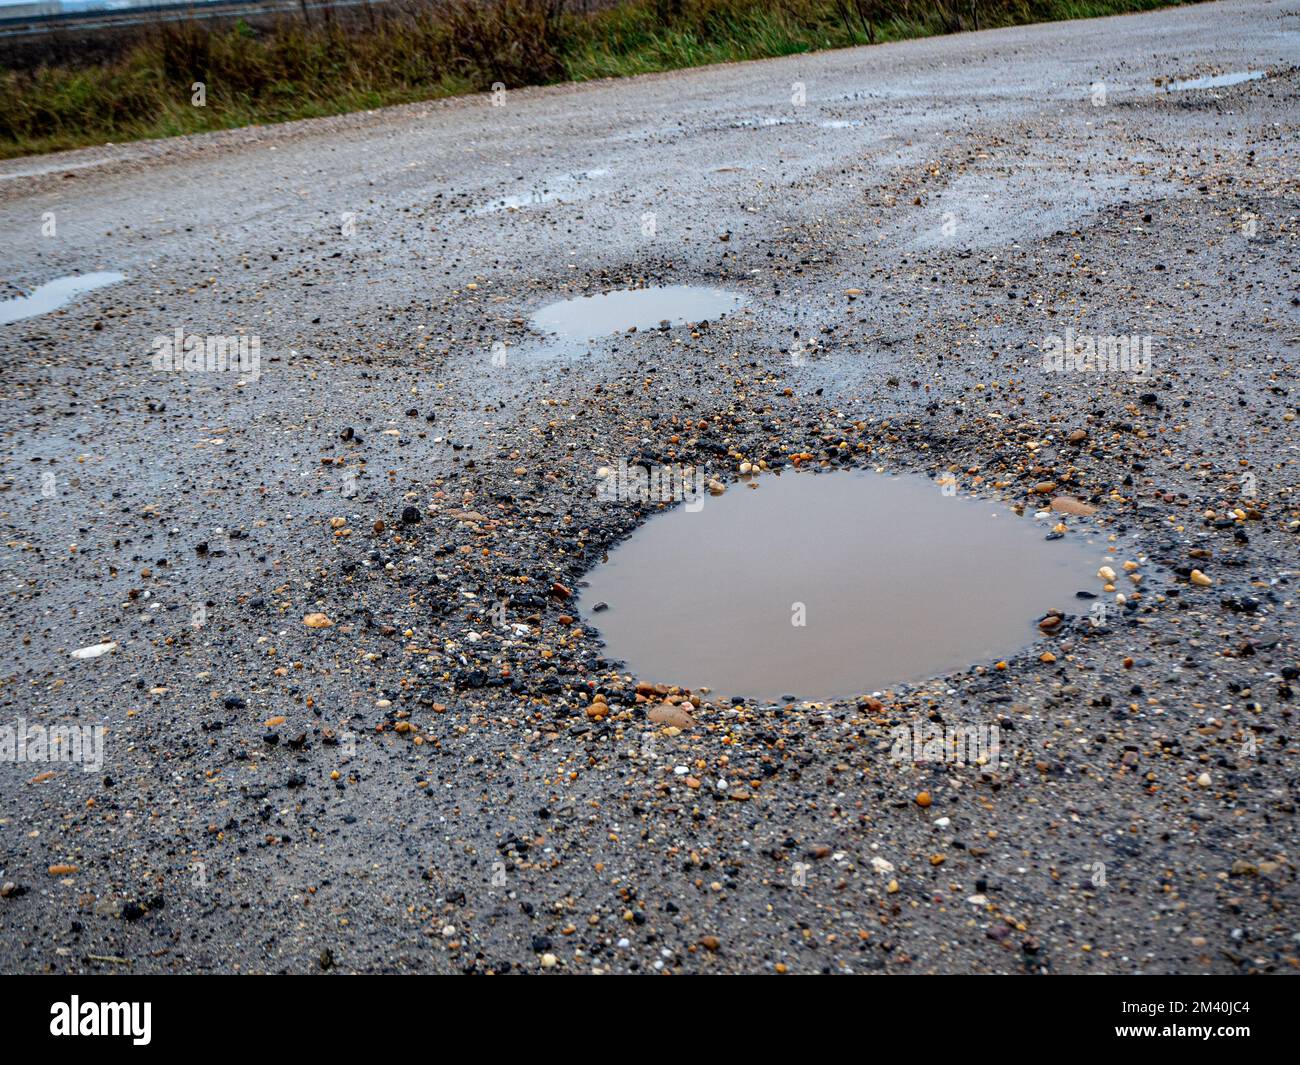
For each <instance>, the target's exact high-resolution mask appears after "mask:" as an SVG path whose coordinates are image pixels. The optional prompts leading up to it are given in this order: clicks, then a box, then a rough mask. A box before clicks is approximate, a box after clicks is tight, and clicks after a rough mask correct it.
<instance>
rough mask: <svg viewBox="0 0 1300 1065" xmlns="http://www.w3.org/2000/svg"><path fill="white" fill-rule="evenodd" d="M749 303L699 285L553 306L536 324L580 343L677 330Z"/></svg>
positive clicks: (618, 293)
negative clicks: (629, 333) (630, 333)
mask: <svg viewBox="0 0 1300 1065" xmlns="http://www.w3.org/2000/svg"><path fill="white" fill-rule="evenodd" d="M745 302H746V301H745V297H744V296H740V295H737V294H736V293H734V292H727V291H725V290H724V289H720V288H708V287H704V286H697V285H663V286H660V287H654V288H634V289H620V290H618V291H615V292H602V293H598V294H596V295H593V296H578V297H576V298H574V299H569V300H561V301H560V302H558V303H551V304H548V305H547V306H545V307H543V308H541V310H539V311H536V312H535V313H534V314H533V316H532V318H531V323H532V326H533V328H534V329H535V330H537V332H539V333H543V334H545V335H546V336H548V337H551V338H558V339H559V340H561V341H565V342H568V343H569V344H577V343H581V342H584V341H587V340H594V339H596V338H597V337H603V336H611V335H613V334H615V333H623V332H627V331H628V330H629V329H637V330H642V329H659V328H663V327H664V326H667V327H669V328H671V327H673V326H678V325H684V324H686V323H692V324H693V323H696V322H702V321H706V320H712V319H715V318H722V317H724V316H725V315H727V314H730V313H732V312H734V311H736V310H739V309H740V308H741V307H743V306H744V305H745Z"/></svg>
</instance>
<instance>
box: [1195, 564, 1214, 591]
mask: <svg viewBox="0 0 1300 1065" xmlns="http://www.w3.org/2000/svg"><path fill="white" fill-rule="evenodd" d="M1191 582H1192V583H1193V584H1195V585H1199V586H1200V587H1202V588H1208V587H1209V586H1210V585H1211V584H1213V583H1214V578H1213V577H1207V576H1206V575H1205V574H1204V573H1202V572H1201V571H1200V570H1198V569H1194V570H1192V576H1191Z"/></svg>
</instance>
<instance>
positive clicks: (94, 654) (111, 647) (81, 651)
mask: <svg viewBox="0 0 1300 1065" xmlns="http://www.w3.org/2000/svg"><path fill="white" fill-rule="evenodd" d="M115 650H117V642H116V641H110V642H109V643H93V644H91V645H90V646H89V647H79V648H77V650H75V651H73V652H72V657H73V658H98V657H99V656H100V655H106V654H108V652H109V651H115Z"/></svg>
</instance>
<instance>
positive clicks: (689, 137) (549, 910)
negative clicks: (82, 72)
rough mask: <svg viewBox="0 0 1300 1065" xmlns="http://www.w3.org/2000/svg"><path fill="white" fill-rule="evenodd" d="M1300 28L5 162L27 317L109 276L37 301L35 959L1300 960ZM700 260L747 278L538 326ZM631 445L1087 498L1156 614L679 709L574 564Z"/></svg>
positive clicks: (32, 703) (639, 513)
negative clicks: (965, 729)
mask: <svg viewBox="0 0 1300 1065" xmlns="http://www.w3.org/2000/svg"><path fill="white" fill-rule="evenodd" d="M1297 64H1300V2H1298V0H1264V2H1245V0H1239V2H1223V3H1210V4H1204V5H1199V6H1196V7H1192V8H1187V9H1179V10H1170V11H1162V12H1156V13H1152V14H1144V15H1135V16H1128V17H1122V18H1115V19H1106V20H1096V21H1087V22H1073V23H1060V24H1052V25H1041V26H1031V27H1024V28H1018V29H1010V30H999V31H992V32H983V33H976V34H966V35H960V36H952V37H943V38H936V39H931V40H923V41H914V42H908V43H902V44H891V45H883V46H879V47H873V48H859V49H851V50H845V51H838V52H830V53H823V54H817V55H812V56H794V57H788V58H784V59H778V60H771V61H764V62H755V63H746V64H740V65H725V66H715V67H708V68H703V69H698V70H690V71H682V72H678V73H673V74H666V75H661V76H650V77H643V78H637V79H629V80H622V81H611V82H598V83H592V84H587V85H580V86H562V87H555V88H549V89H542V90H532V89H515V88H513V87H507V88H506V90H505V92H504V93H503V94H498V96H497V97H496V98H495V99H493V98H490V97H488V96H482V97H477V98H466V99H459V100H452V101H446V102H440V103H435V104H427V105H413V106H409V107H401V108H395V109H390V110H384V111H379V112H372V113H366V114H358V115H351V116H346V117H343V118H337V119H326V120H314V121H308V122H300V123H294V124H290V125H284V126H277V127H265V128H258V129H251V130H240V131H231V132H228V133H222V134H216V135H209V136H203V137H195V138H183V139H179V140H174V141H164V142H153V143H142V144H133V145H125V146H109V147H105V148H101V149H87V150H83V151H78V152H72V153H66V154H63V155H58V156H47V157H41V158H35V159H25V160H14V161H10V162H7V163H3V164H0V233H3V240H2V241H0V279H3V280H2V281H0V287H2V288H0V297H3V298H10V297H19V296H22V295H25V294H27V293H30V292H31V290H32V289H34V288H35V287H36V286H38V285H41V284H43V283H45V282H47V281H50V280H51V279H54V278H57V277H60V276H64V275H69V274H85V273H90V272H94V271H118V272H120V273H122V274H123V275H125V280H122V281H120V282H117V283H115V284H110V285H107V286H105V287H102V288H99V289H96V290H95V291H93V292H89V293H87V294H85V295H83V296H81V297H80V298H78V299H75V300H74V301H72V302H70V303H68V304H67V305H66V306H65V307H63V308H62V309H60V310H57V311H54V312H52V313H48V314H43V315H40V316H36V317H31V318H27V319H24V320H20V321H17V322H14V323H12V324H8V325H4V326H0V359H2V360H3V366H4V371H5V372H4V383H3V385H0V395H3V397H4V398H3V412H4V419H3V430H4V431H3V434H2V435H0V460H2V463H3V465H2V468H0V489H3V494H0V524H2V525H3V536H2V537H0V579H2V580H3V589H4V593H5V594H4V597H3V600H0V631H2V632H3V638H4V651H3V655H4V664H3V669H0V675H2V676H3V679H4V684H3V688H0V701H2V703H3V706H2V708H0V756H3V757H5V758H7V759H8V760H5V761H0V885H2V886H0V970H4V971H9V972H44V971H55V972H84V971H105V972H320V971H332V972H354V971H357V972H480V973H483V972H495V973H505V972H531V971H550V972H556V973H560V972H579V973H589V972H593V971H599V972H610V973H625V972H656V971H666V972H854V973H866V972H900V973H924V972H945V973H1019V972H1051V973H1073V972H1082V973H1139V972H1141V973H1165V972H1191V973H1202V972H1213V973H1236V972H1242V973H1245V972H1287V971H1293V970H1294V969H1295V968H1296V966H1297V965H1298V964H1300V942H1297V939H1298V938H1300V927H1297V920H1296V914H1297V898H1296V896H1297V888H1296V861H1297V854H1298V853H1300V852H1298V849H1297V844H1298V841H1297V830H1296V813H1295V811H1296V805H1295V804H1296V799H1297V795H1296V792H1297V787H1298V786H1300V777H1298V775H1297V748H1296V743H1295V740H1294V738H1293V737H1292V735H1291V728H1292V708H1293V706H1294V705H1295V701H1294V695H1293V689H1294V687H1295V682H1296V678H1297V665H1298V664H1300V661H1298V658H1297V648H1296V629H1295V617H1294V609H1293V608H1294V603H1295V595H1296V591H1295V582H1296V580H1297V574H1298V573H1300V553H1298V552H1297V535H1298V529H1300V497H1298V496H1297V494H1296V488H1297V482H1298V478H1297V465H1296V463H1297V436H1296V428H1295V421H1294V418H1295V415H1296V410H1297V383H1296V380H1295V369H1296V357H1297V339H1298V338H1300V323H1298V320H1297V305H1298V304H1300V295H1298V292H1300V273H1298V271H1300V185H1298V183H1297V177H1296V175H1297V173H1300V148H1298V147H1297V146H1298V145H1300V139H1298V138H1297V133H1298V129H1297V127H1298V126H1300V108H1298V107H1297V96H1298V94H1300V92H1298V76H1297V70H1298V66H1297ZM1242 71H1258V72H1261V73H1263V74H1265V75H1266V76H1264V77H1260V78H1256V79H1253V80H1247V81H1242V82H1239V83H1237V84H1232V85H1225V86H1222V87H1211V88H1188V89H1174V90H1170V89H1169V88H1168V84H1167V83H1168V82H1169V81H1170V80H1178V79H1189V78H1196V77H1199V76H1203V75H1218V74H1229V73H1234V72H1242ZM213 91H218V90H214V89H213V88H211V87H210V88H209V92H213ZM679 284H695V285H704V286H710V287H713V288H720V289H725V290H727V291H729V292H733V293H737V294H739V295H741V296H743V297H744V299H745V300H746V305H745V307H744V309H743V311H741V312H740V313H736V314H730V315H728V316H726V317H723V318H718V319H716V320H714V321H709V322H700V323H697V324H695V325H694V326H692V327H676V328H670V329H653V328H652V329H643V330H639V331H637V332H635V333H623V334H619V335H617V336H615V337H612V338H609V339H606V340H602V341H598V342H595V343H592V344H590V345H581V350H578V351H557V350H555V349H554V347H553V346H552V345H550V344H549V343H548V342H547V341H546V340H545V339H544V338H542V337H540V336H538V335H537V334H536V333H535V332H534V331H533V330H531V329H530V327H529V317H530V315H532V314H533V313H534V312H535V311H537V310H538V309H539V308H541V307H543V306H545V305H547V304H551V303H553V302H555V301H556V300H560V299H564V298H567V297H576V296H581V295H587V294H591V293H597V292H604V291H609V290H612V289H623V288H632V287H639V286H643V285H679ZM178 330H179V331H181V334H182V335H187V334H193V335H198V336H200V337H206V338H212V337H236V338H237V337H240V336H243V337H245V338H256V341H257V345H258V346H257V349H256V350H257V354H258V356H259V361H258V363H257V366H256V371H257V372H252V371H251V369H250V367H249V366H246V367H245V368H244V372H239V370H238V369H234V370H226V371H220V370H212V371H207V370H203V371H199V370H193V369H191V370H185V369H183V368H182V369H180V370H168V369H158V368H156V367H155V365H154V361H153V360H154V356H155V355H156V354H157V352H158V351H159V348H160V341H165V340H167V339H168V338H172V337H174V336H175V335H176V333H177V331H178ZM1067 331H1070V332H1071V334H1072V335H1074V336H1078V337H1109V336H1117V335H1119V336H1126V337H1127V336H1140V337H1147V338H1150V351H1151V367H1150V370H1149V371H1148V372H1147V373H1145V374H1143V375H1140V376H1139V375H1135V374H1133V373H1126V372H1122V371H1120V370H1101V371H1097V370H1092V371H1089V370H1086V369H1085V370H1079V371H1075V372H1061V373H1053V372H1046V371H1045V369H1044V362H1043V355H1042V349H1043V348H1044V346H1045V345H1047V344H1049V343H1050V341H1049V340H1048V338H1049V337H1051V336H1065V335H1066V333H1067ZM250 350H252V349H251V348H250ZM795 456H797V458H795ZM619 459H627V460H629V461H633V462H637V461H640V462H645V463H657V464H671V463H691V464H699V465H702V466H704V467H706V468H707V469H708V470H709V474H710V476H711V477H712V478H715V479H717V480H719V481H720V482H721V483H723V484H725V485H727V486H728V490H729V491H743V490H745V489H744V486H743V485H741V484H740V483H739V482H738V481H737V478H738V475H739V470H740V463H742V462H749V463H754V464H759V463H765V464H766V466H767V469H768V470H769V471H772V472H765V473H763V474H761V475H760V476H759V483H760V485H761V483H762V481H763V478H765V477H771V476H773V474H774V472H775V471H778V470H781V471H783V473H782V475H783V476H805V475H810V474H807V473H805V472H800V473H797V474H796V473H793V472H792V471H791V467H792V466H794V465H798V466H801V467H803V468H804V469H805V470H810V469H811V470H822V469H826V468H841V467H873V468H879V469H883V470H887V471H891V472H904V473H910V474H915V475H923V476H929V477H933V478H936V479H942V480H943V481H945V482H946V483H947V484H949V485H952V486H954V487H955V490H956V491H957V492H959V493H961V494H963V495H969V494H974V495H976V496H979V497H980V498H982V499H986V500H988V501H990V502H991V503H996V504H997V505H998V506H1005V507H1009V508H1014V509H1018V510H1026V511H1028V512H1030V513H1032V512H1034V511H1036V510H1038V509H1039V508H1040V507H1042V506H1044V505H1045V504H1044V501H1045V500H1046V499H1048V498H1051V497H1053V496H1055V495H1058V494H1059V495H1066V496H1069V497H1070V498H1072V499H1075V500H1078V501H1080V503H1081V504H1082V505H1080V506H1077V508H1076V509H1078V510H1080V511H1085V512H1086V511H1095V512H1094V513H1090V514H1089V513H1078V514H1060V515H1055V516H1053V517H1052V518H1049V519H1047V520H1046V521H1045V523H1044V524H1045V528H1044V532H1045V533H1046V532H1047V530H1048V528H1050V527H1051V526H1052V525H1053V524H1054V523H1055V522H1056V521H1058V520H1059V521H1060V522H1061V523H1062V524H1063V525H1064V527H1065V530H1066V531H1065V535H1066V536H1067V537H1080V536H1083V535H1085V534H1088V535H1095V536H1098V537H1100V538H1101V539H1102V540H1103V541H1106V542H1108V543H1110V545H1111V546H1112V547H1113V559H1114V562H1113V567H1114V569H1115V571H1116V575H1115V577H1114V580H1113V581H1112V582H1111V584H1112V586H1113V589H1114V590H1117V591H1118V592H1119V593H1124V598H1125V599H1126V601H1125V602H1120V601H1119V600H1117V599H1115V598H1114V591H1112V592H1106V591H1104V590H1103V588H1102V583H1101V581H1100V580H1099V581H1098V582H1097V585H1096V588H1095V591H1096V592H1097V593H1098V594H1099V595H1100V596H1101V599H1099V600H1096V601H1095V602H1104V603H1106V604H1108V607H1109V611H1108V614H1107V617H1106V618H1105V620H1104V623H1102V624H1093V620H1094V619H1093V618H1091V617H1090V616H1089V614H1088V611H1089V607H1088V605H1087V604H1086V603H1083V602H1080V603H1067V604H1060V605H1061V606H1062V608H1063V611H1062V614H1061V617H1060V620H1059V621H1058V622H1054V623H1049V625H1047V626H1046V628H1047V629H1049V630H1050V631H1048V632H1046V634H1045V635H1043V637H1042V638H1041V639H1039V640H1038V641H1036V642H1035V643H1033V644H1032V645H1030V646H1027V647H1025V648H1022V649H1016V648H1009V649H1008V652H1015V653H1014V654H1009V657H1008V658H1007V659H1005V660H1004V661H1002V662H993V661H986V662H976V663H971V664H970V668H969V669H968V670H966V671H964V672H961V673H958V674H955V675H952V676H948V677H943V678H934V679H932V680H929V681H925V682H922V683H913V684H908V685H900V686H898V687H896V688H893V689H891V690H888V691H882V692H878V693H876V694H874V695H871V694H868V693H863V695H862V697H861V698H855V699H849V700H846V701H841V702H826V703H810V702H806V701H801V700H795V701H793V702H778V703H777V704H774V705H773V704H767V703H759V702H754V701H748V702H741V703H733V702H731V701H730V700H727V701H723V700H716V701H714V700H712V699H711V698H710V693H709V692H701V691H700V690H699V689H698V688H697V689H696V690H695V691H693V692H690V693H686V692H674V691H672V690H671V689H669V688H667V687H666V685H667V684H671V683H674V679H673V678H664V677H655V676H636V675H634V674H632V673H630V672H629V671H628V670H626V669H624V668H621V663H619V662H616V661H612V660H606V659H605V658H604V657H602V655H603V650H602V646H601V641H600V636H599V614H589V613H588V612H587V611H586V610H585V606H586V604H585V602H584V601H583V600H582V597H581V582H582V580H583V576H584V574H585V573H586V572H587V571H588V570H589V569H590V568H591V567H592V566H593V565H595V564H597V563H598V562H599V561H600V560H601V559H602V558H603V557H604V556H605V554H606V552H607V551H608V550H609V549H610V548H611V547H612V546H613V545H614V544H616V543H617V542H618V541H619V540H620V539H621V538H623V537H625V536H626V535H627V534H628V533H629V532H630V531H631V530H633V529H634V528H635V527H637V526H638V525H640V524H641V523H642V522H644V521H645V520H647V519H649V518H650V516H651V514H652V513H653V511H654V510H655V509H656V508H655V507H654V506H652V505H636V504H630V503H617V502H616V503H610V502H606V501H602V500H600V499H598V498H597V497H596V493H595V492H594V491H593V487H594V485H595V483H596V482H595V477H596V470H597V468H598V467H600V466H602V465H605V464H607V463H609V462H611V461H617V460H619ZM758 490H759V491H761V490H762V489H761V487H760V488H759V489H758ZM938 490H939V489H938V488H936V491H938ZM762 534H763V533H762V530H761V529H756V530H755V531H754V535H755V536H756V537H758V536H762ZM745 549H746V545H745V544H744V543H737V544H736V550H737V551H738V552H744V551H745ZM1125 563H1131V564H1132V565H1131V566H1129V567H1125V565H1124V564H1125ZM971 565H979V559H978V558H972V559H971ZM1193 571H1195V572H1193ZM1130 573H1132V574H1133V575H1136V577H1137V578H1138V579H1134V577H1133V576H1130ZM665 580H671V574H666V575H665ZM681 591H682V594H683V595H684V596H689V595H690V594H691V589H689V588H683V589H682V590H681ZM499 603H505V607H504V609H503V610H502V609H501V608H498V606H497V604H499ZM699 608H700V609H701V610H714V609H721V605H720V604H717V603H709V602H701V603H700V604H699ZM863 611H864V614H871V615H873V616H874V621H875V623H878V624H879V623H882V619H881V618H879V617H878V616H877V615H881V614H883V615H885V617H884V619H883V623H885V624H887V623H888V613H889V605H888V604H887V603H864V604H863ZM316 615H323V616H324V617H323V619H322V618H318V617H316ZM304 619H311V622H310V624H308V623H305V620H304ZM503 621H504V624H502V622H503ZM316 626H319V627H316ZM925 638H926V634H925V632H918V633H917V639H925ZM101 644H112V645H114V646H112V647H111V648H109V649H107V650H105V651H104V652H103V653H100V654H95V653H93V652H88V653H86V654H85V655H83V656H82V657H74V656H73V654H72V652H74V651H77V650H79V649H85V648H96V645H101ZM97 649H101V650H102V648H97ZM795 694H798V693H795ZM688 698H689V705H688V704H687V703H686V702H684V700H686V699H688ZM665 701H666V702H670V703H676V704H678V705H676V706H674V707H673V708H671V709H670V710H665V708H664V707H663V706H662V705H661V704H663V703H664V702H665ZM697 703H698V705H695V704H697ZM656 711H657V712H658V713H657V714H656V716H657V718H665V717H666V718H668V719H670V720H672V721H680V722H681V723H685V724H688V726H689V727H686V728H684V729H680V730H678V729H676V728H675V727H672V726H671V724H670V725H669V726H668V727H665V725H664V722H663V721H652V720H651V719H650V717H649V716H648V714H650V713H653V712H656ZM683 713H685V714H686V717H684V718H683V717H682V716H681V715H682V714H683ZM691 722H693V723H691ZM956 724H966V725H971V726H980V727H985V728H992V727H994V726H996V727H997V728H998V729H999V730H1000V735H1001V749H1000V756H999V757H998V758H997V759H996V760H995V761H994V762H992V763H988V764H984V765H959V764H954V763H952V762H951V761H945V760H943V759H938V760H936V759H933V758H919V759H918V758H914V757H906V756H904V757H898V756H897V751H896V747H897V744H896V739H897V736H898V735H899V731H898V730H899V729H908V730H914V729H915V728H917V727H925V726H927V725H938V726H940V727H943V726H952V725H956ZM67 726H80V727H83V728H85V729H86V731H85V732H84V733H83V732H78V733H76V734H75V735H76V737H77V738H78V739H79V740H81V739H83V737H84V744H85V746H84V748H83V750H82V752H81V753H82V760H83V762H85V763H86V764H83V765H77V764H68V763H63V762H57V761H56V762H47V761H42V759H41V755H40V753H39V750H34V749H33V748H32V747H27V748H26V749H25V752H24V753H23V754H22V755H21V757H20V755H19V752H18V749H17V745H16V741H14V740H11V742H10V747H9V753H8V754H6V752H5V747H4V740H5V735H6V733H5V731H4V730H5V728H8V729H9V733H8V735H10V736H11V737H16V736H17V735H18V732H19V730H20V729H21V731H22V732H23V734H24V736H32V735H36V733H32V732H30V731H29V730H30V729H32V728H33V727H36V728H38V729H44V730H49V729H51V728H54V727H67ZM98 726H102V727H103V728H105V729H106V730H107V731H106V732H105V733H102V737H103V739H102V742H103V747H102V752H101V753H102V762H100V761H99V760H97V759H93V758H92V757H91V751H92V749H93V745H94V739H93V738H94V737H96V736H99V735H101V733H99V732H97V731H96V727H98ZM45 734H46V735H49V732H48V731H47V732H46V733H45ZM73 735H74V734H72V733H68V734H67V737H66V738H65V742H69V743H70V742H72V740H71V737H72V736H73Z"/></svg>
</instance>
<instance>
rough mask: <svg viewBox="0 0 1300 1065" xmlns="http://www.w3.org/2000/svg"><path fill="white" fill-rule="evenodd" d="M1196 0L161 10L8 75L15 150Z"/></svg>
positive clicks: (721, 1) (539, 1) (547, 0)
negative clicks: (104, 40)
mask: <svg viewBox="0 0 1300 1065" xmlns="http://www.w3.org/2000/svg"><path fill="white" fill-rule="evenodd" d="M1179 2H1184V0H607V2H606V3H605V4H603V5H600V4H597V5H593V4H592V3H591V0H430V2H426V3H423V4H420V5H419V6H414V7H412V6H402V5H400V4H392V5H383V6H380V7H369V6H367V7H365V8H364V9H356V8H351V9H340V12H343V13H338V14H331V13H328V12H324V11H322V10H321V9H317V10H316V11H314V12H312V13H311V14H310V16H309V18H306V19H305V18H304V17H302V16H301V15H294V16H288V15H286V16H284V17H283V18H281V19H280V20H278V21H276V22H274V23H270V24H267V25H262V26H257V27H254V26H250V25H249V24H248V23H246V22H244V21H242V20H241V21H239V22H235V23H230V22H226V23H215V22H213V23H208V22H203V21H195V22H171V23H161V24H158V25H157V26H154V27H152V28H151V29H150V30H149V31H148V32H147V33H145V34H142V35H139V36H136V37H133V38H131V39H130V40H129V41H128V42H126V43H125V44H124V45H123V46H122V47H121V48H118V49H116V50H101V51H100V52H99V54H97V55H96V56H95V57H94V58H93V59H88V60H86V61H71V62H68V61H59V62H58V63H57V64H55V65H43V64H42V65H34V66H33V65H31V64H28V65H26V66H25V67H23V68H22V69H4V70H0V158H4V157H11V156H15V155H27V154H31V153H35V152H47V151H54V150H57V149H62V148H74V147H79V146H82V145H87V144H101V143H104V142H106V141H123V140H134V139H138V138H142V137H167V136H172V135H175V134H180V133H195V132H201V131H205V130H216V129H229V128H232V127H236V126H246V125H251V124H255V123H267V122H283V121H286V120H289V119H295V118H310V117H315V116H320V115H333V114H341V113H343V112H346V111H356V110H361V109H365V108H374V107H382V106H385V105H388V104H398V103H407V102H411V101H414V100H427V99H432V98H436V97H442V96H450V95H455V94H459V93H467V92H474V91H484V90H488V89H490V88H491V87H492V85H493V84H495V83H498V82H499V83H502V84H504V85H506V86H508V87H511V88H513V87H518V86H522V85H539V84H548V83H552V82H558V81H582V80H586V79H590V78H603V77H619V76H624V75H629V74H643V73H647V72H650V71H661V70H673V69H677V68H680V67H688V66H698V65H701V64H705V63H716V62H726V61H733V60H742V59H758V58H763V57H766V56H779V55H789V54H791V53H795V52H808V51H813V50H816V49H822V48H841V47H845V46H847V45H854V44H867V43H872V42H876V41H887V40H899V39H902V38H906V37H918V36H927V35H930V34H936V33H951V32H956V31H960V30H967V29H975V28H981V29H986V28H989V27H993V26H1006V25H1013V24H1019V23H1026V22H1041V21H1049V20H1053V19H1068V18H1083V17H1088V16H1094V15H1112V14H1119V13H1122V12H1128V11H1140V10H1147V9H1151V8H1156V7H1164V6H1169V5H1170V4H1171V3H1179ZM584 5H585V6H584ZM348 12H350V13H348ZM196 82H202V83H203V86H204V93H205V96H206V102H205V105H204V106H201V107H200V106H194V104H193V103H192V102H191V101H192V99H193V97H194V89H193V85H194V83H196Z"/></svg>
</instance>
